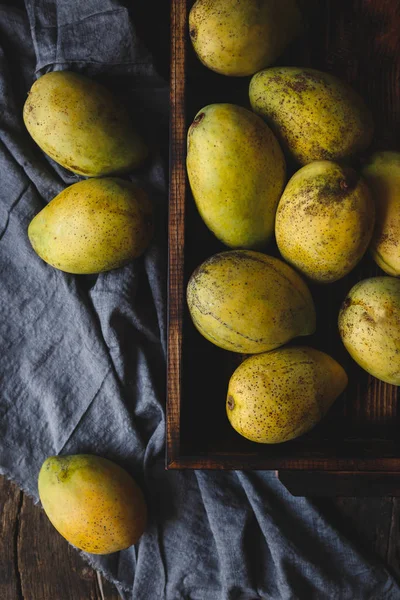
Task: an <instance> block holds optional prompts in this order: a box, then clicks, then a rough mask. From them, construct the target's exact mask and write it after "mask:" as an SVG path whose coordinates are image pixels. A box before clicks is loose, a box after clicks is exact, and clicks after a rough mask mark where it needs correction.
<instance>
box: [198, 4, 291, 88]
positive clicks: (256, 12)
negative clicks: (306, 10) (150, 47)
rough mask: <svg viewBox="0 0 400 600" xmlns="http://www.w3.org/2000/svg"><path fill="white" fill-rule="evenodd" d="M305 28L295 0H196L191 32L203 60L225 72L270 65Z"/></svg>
mask: <svg viewBox="0 0 400 600" xmlns="http://www.w3.org/2000/svg"><path fill="white" fill-rule="evenodd" d="M301 29H302V23H301V16H300V12H299V10H298V8H297V5H296V1H295V0H279V1H278V0H246V1H245V2H238V1H237V0H197V1H196V2H195V3H194V5H193V7H192V9H191V11H190V13H189V35H190V39H191V40H192V43H193V47H194V49H195V51H196V53H197V56H198V57H199V59H200V60H201V62H202V63H203V64H204V65H205V66H206V67H208V68H209V69H212V70H213V71H216V72H217V73H221V74H223V75H231V76H232V75H233V76H243V75H252V74H253V73H256V72H257V71H259V70H260V69H263V68H264V67H267V66H269V65H271V64H272V63H273V62H274V61H275V60H276V59H277V58H278V56H279V55H280V54H281V53H282V52H283V50H284V49H285V47H286V46H287V45H288V44H289V43H290V42H291V41H292V40H293V39H294V38H295V37H296V36H297V35H298V34H299V32H300V31H301Z"/></svg>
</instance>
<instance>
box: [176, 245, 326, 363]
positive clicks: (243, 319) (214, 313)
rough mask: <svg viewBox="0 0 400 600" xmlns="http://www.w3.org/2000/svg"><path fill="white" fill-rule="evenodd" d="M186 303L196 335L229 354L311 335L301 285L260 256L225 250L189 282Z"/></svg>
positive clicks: (308, 300) (283, 267)
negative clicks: (201, 336)
mask: <svg viewBox="0 0 400 600" xmlns="http://www.w3.org/2000/svg"><path fill="white" fill-rule="evenodd" d="M187 302H188V306H189V311H190V315H191V317H192V320H193V323H194V325H195V327H196V328H197V329H198V331H199V332H200V333H201V334H202V335H203V336H204V337H205V338H206V339H207V340H209V341H210V342H212V343H213V344H215V345H217V346H220V347H221V348H224V349H225V350H231V351H232V352H241V353H245V354H253V353H258V352H265V351H267V350H272V349H273V348H277V347H278V346H282V345H283V344H286V342H288V341H289V340H291V339H292V338H294V337H297V336H303V335H311V334H312V333H313V332H314V330H315V309H314V303H313V300H312V297H311V294H310V292H309V290H308V288H307V286H306V284H305V283H304V281H303V280H302V279H301V277H300V276H299V275H297V273H296V272H295V271H294V270H293V269H292V268H291V267H289V265H287V264H285V263H284V262H282V261H280V260H278V259H277V258H273V257H272V256H267V255H265V254H261V253H260V252H253V251H250V250H231V251H229V252H221V253H220V254H216V255H214V256H212V257H211V258H209V259H208V260H206V261H205V262H204V263H203V264H202V265H200V267H198V268H197V269H196V270H195V272H194V273H193V274H192V276H191V278H190V280H189V283H188V286H187Z"/></svg>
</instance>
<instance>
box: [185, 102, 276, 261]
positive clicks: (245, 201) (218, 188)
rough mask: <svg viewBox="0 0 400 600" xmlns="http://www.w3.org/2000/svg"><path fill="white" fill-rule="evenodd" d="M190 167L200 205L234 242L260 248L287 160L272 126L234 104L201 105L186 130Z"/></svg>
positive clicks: (217, 231)
mask: <svg viewBox="0 0 400 600" xmlns="http://www.w3.org/2000/svg"><path fill="white" fill-rule="evenodd" d="M187 172H188V176H189V182H190V186H191V189H192V192H193V196H194V199H195V202H196V205H197V209H198V211H199V213H200V215H201V217H202V218H203V220H204V222H205V224H206V225H207V227H208V228H209V229H211V231H212V232H213V233H214V235H215V236H216V237H217V238H218V239H220V240H221V241H222V242H223V243H224V244H226V245H227V246H230V247H231V248H253V249H255V248H260V247H261V246H263V245H264V244H265V243H266V242H267V241H268V240H269V239H270V238H271V236H272V235H273V231H274V221H275V212H276V207H277V205H278V201H279V198H280V195H281V193H282V190H283V186H284V184H285V173H286V166H285V160H284V157H283V154H282V151H281V149H280V146H279V144H278V142H277V140H276V138H275V136H274V134H273V133H272V131H271V130H270V129H269V127H268V126H267V125H266V124H265V123H264V122H263V120H262V119H260V118H259V117H257V115H255V114H254V113H252V112H251V111H249V110H246V109H245V108H242V107H241V106H236V105H234V104H211V105H209V106H206V107H205V108H203V109H202V110H200V111H199V112H198V113H197V115H196V117H195V119H194V121H193V123H192V125H191V127H190V128H189V132H188V151H187Z"/></svg>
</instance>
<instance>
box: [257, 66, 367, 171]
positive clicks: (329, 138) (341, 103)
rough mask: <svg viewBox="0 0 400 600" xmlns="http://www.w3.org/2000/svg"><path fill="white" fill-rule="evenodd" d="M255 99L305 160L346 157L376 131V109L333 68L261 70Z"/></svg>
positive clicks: (289, 149) (281, 136) (293, 153)
mask: <svg viewBox="0 0 400 600" xmlns="http://www.w3.org/2000/svg"><path fill="white" fill-rule="evenodd" d="M250 102H251V106H252V108H253V110H254V111H255V112H256V113H257V114H259V115H260V116H262V117H263V118H264V119H265V120H266V121H267V123H268V124H269V125H270V127H271V128H272V130H273V131H274V132H275V134H276V135H277V136H278V139H279V141H280V142H281V145H282V148H283V149H284V150H286V151H287V152H288V154H290V155H291V156H292V157H293V158H294V159H295V160H296V161H297V162H299V163H300V164H302V165H305V164H307V163H310V162H312V161H315V160H339V161H340V160H345V159H349V158H350V157H352V156H354V155H356V154H357V153H359V152H361V151H362V150H364V149H365V148H367V147H368V146H369V144H370V142H371V139H372V135H373V122H372V117H371V114H370V111H369V110H368V108H367V107H366V105H365V104H364V102H363V100H362V99H361V97H360V96H359V95H358V94H357V93H356V92H355V91H354V90H353V89H351V88H350V86H349V85H347V84H346V83H344V82H343V81H341V80H339V79H337V78H336V77H334V76H333V75H330V74H328V73H322V72H321V71H316V70H315V69H304V68H298V67H275V68H273V69H266V70H264V71H260V72H259V73H256V75H254V77H253V78H252V80H251V82H250Z"/></svg>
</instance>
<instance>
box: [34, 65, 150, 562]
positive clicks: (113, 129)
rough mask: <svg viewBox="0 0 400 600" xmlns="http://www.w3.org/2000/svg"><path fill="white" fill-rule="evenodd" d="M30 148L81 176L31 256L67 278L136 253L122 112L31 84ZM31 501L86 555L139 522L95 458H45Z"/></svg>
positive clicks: (144, 235) (78, 81)
mask: <svg viewBox="0 0 400 600" xmlns="http://www.w3.org/2000/svg"><path fill="white" fill-rule="evenodd" d="M23 117H24V121H25V124H26V127H27V129H28V131H29V133H30V134H31V136H32V137H33V139H34V140H35V141H36V142H37V144H38V145H39V146H40V148H41V149H42V150H43V151H44V152H45V153H47V155H48V156H50V157H51V158H52V159H53V160H55V161H56V162H57V163H59V164H60V165H62V166H63V167H65V168H67V169H69V170H71V171H73V172H74V173H77V174H78V175H85V176H87V177H90V179H86V180H83V181H79V182H78V183H75V184H73V185H71V186H69V187H67V188H66V189H64V190H63V191H62V192H61V193H60V194H58V196H56V197H55V198H53V200H51V202H49V204H48V205H47V206H46V207H45V208H43V210H41V211H40V212H39V214H37V215H36V216H35V217H34V218H33V219H32V221H31V223H30V225H29V228H28V236H29V239H30V242H31V244H32V246H33V248H34V250H35V251H36V253H37V254H38V255H39V256H40V257H41V258H42V259H43V260H44V261H46V262H47V263H48V264H50V265H52V266H53V267H56V268H57V269H60V270H62V271H66V272H68V273H76V274H86V273H100V272H102V271H108V270H110V269H115V268H117V267H121V266H122V265H124V264H125V263H127V262H129V261H131V260H132V259H134V258H136V257H137V256H139V255H140V254H142V253H143V252H144V250H145V249H146V247H147V246H148V244H149V242H150V239H151V237H152V231H153V224H152V223H153V218H152V205H151V201H150V199H149V197H148V196H147V194H146V192H145V191H144V189H142V188H141V187H140V186H139V185H136V184H134V183H132V182H131V181H129V180H126V179H123V178H121V177H115V176H113V177H107V176H109V175H116V174H124V173H129V172H130V171H132V169H134V168H136V167H138V166H140V165H141V164H142V163H143V161H144V160H145V158H146V154H147V149H146V146H145V144H144V142H143V140H142V139H141V138H140V137H139V135H138V134H137V133H136V132H135V130H134V128H133V126H132V124H131V122H130V119H129V117H128V114H127V113H126V111H125V109H124V108H123V107H122V106H121V105H120V104H119V102H118V101H117V99H116V98H115V97H114V96H113V95H112V94H111V93H110V92H109V91H108V90H107V89H106V88H104V87H103V86H101V85H100V84H98V83H96V82H95V81H92V80H91V79H88V78H86V77H84V76H83V75H80V74H78V73H72V72H68V71H57V72H52V73H47V74H46V75H43V76H42V77H41V78H40V79H38V80H37V81H36V82H35V83H34V84H33V86H32V88H31V90H30V93H29V96H28V99H27V101H26V103H25V106H24V112H23ZM38 487H39V496H40V500H41V502H42V505H43V508H44V510H45V512H46V514H47V516H48V517H49V519H50V521H51V522H52V523H53V525H54V526H55V528H56V529H57V530H58V531H59V532H60V533H61V535H63V536H64V537H65V538H66V539H67V540H68V541H69V542H70V543H72V544H74V545H75V546H77V547H78V548H80V549H81V550H85V551H87V552H91V553H94V554H108V553H110V552H116V551H118V550H122V549H124V548H128V547H129V546H131V545H132V544H135V543H136V542H137V541H138V539H139V537H140V536H141V535H142V533H143V531H144V529H145V526H146V520H147V509H146V503H145V500H144V497H143V494H142V491H141V490H140V488H139V487H138V485H137V484H136V483H135V481H134V480H133V479H132V477H131V476H130V475H129V474H128V473H127V472H126V471H125V470H124V469H122V468H121V467H120V466H118V465H117V464H114V463H113V462H111V461H109V460H107V459H105V458H102V457H100V456H92V455H86V454H77V455H72V456H52V457H49V458H48V459H47V460H46V461H45V462H44V464H43V466H42V468H41V470H40V473H39V481H38Z"/></svg>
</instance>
